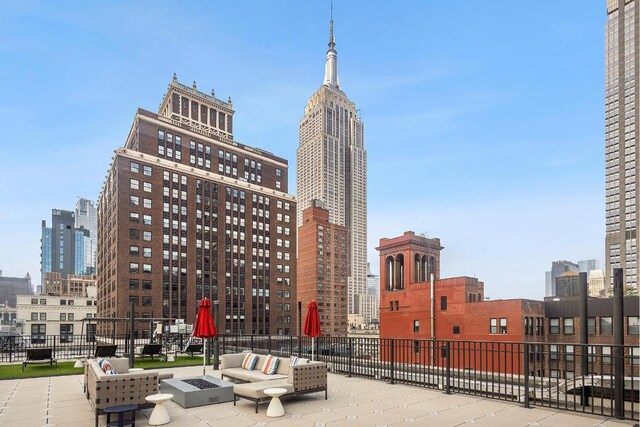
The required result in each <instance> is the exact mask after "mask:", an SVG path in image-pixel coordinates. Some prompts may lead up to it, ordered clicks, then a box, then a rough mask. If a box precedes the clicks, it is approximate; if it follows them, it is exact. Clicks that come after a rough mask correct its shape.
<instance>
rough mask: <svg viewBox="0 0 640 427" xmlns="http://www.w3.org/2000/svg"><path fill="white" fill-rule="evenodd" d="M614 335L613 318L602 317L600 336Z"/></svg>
mask: <svg viewBox="0 0 640 427" xmlns="http://www.w3.org/2000/svg"><path fill="white" fill-rule="evenodd" d="M612 334H613V326H612V321H611V317H601V318H600V335H612Z"/></svg>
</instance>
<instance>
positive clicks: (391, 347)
mask: <svg viewBox="0 0 640 427" xmlns="http://www.w3.org/2000/svg"><path fill="white" fill-rule="evenodd" d="M394 343H395V340H394V339H390V340H389V352H390V353H391V354H390V368H391V369H390V372H389V376H390V377H391V384H394V383H395V381H394V374H395V372H394V370H395V346H394Z"/></svg>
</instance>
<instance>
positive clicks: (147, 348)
mask: <svg viewBox="0 0 640 427" xmlns="http://www.w3.org/2000/svg"><path fill="white" fill-rule="evenodd" d="M138 356H140V357H143V358H144V357H147V356H149V357H151V358H152V359H153V358H154V357H162V356H164V354H162V344H145V345H144V347H142V350H141V351H140V353H139V354H138Z"/></svg>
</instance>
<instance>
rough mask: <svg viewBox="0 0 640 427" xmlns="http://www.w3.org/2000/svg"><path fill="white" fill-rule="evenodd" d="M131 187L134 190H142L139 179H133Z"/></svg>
mask: <svg viewBox="0 0 640 427" xmlns="http://www.w3.org/2000/svg"><path fill="white" fill-rule="evenodd" d="M130 187H131V189H132V190H138V189H140V181H138V180H137V179H131V184H130Z"/></svg>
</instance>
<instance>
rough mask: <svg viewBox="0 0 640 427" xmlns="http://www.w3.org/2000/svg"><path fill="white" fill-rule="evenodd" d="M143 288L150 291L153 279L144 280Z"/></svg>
mask: <svg viewBox="0 0 640 427" xmlns="http://www.w3.org/2000/svg"><path fill="white" fill-rule="evenodd" d="M142 289H144V290H145V291H150V290H151V280H143V281H142Z"/></svg>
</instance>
